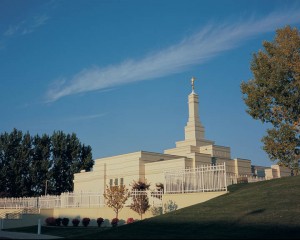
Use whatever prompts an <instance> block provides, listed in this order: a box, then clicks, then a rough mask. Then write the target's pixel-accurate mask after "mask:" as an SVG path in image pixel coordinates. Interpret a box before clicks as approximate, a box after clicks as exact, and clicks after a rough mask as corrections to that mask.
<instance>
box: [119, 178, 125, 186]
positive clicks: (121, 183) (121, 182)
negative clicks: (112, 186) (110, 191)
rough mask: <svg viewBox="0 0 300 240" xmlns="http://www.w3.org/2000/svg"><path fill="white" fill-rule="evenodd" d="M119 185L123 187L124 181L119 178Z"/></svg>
mask: <svg viewBox="0 0 300 240" xmlns="http://www.w3.org/2000/svg"><path fill="white" fill-rule="evenodd" d="M120 185H121V186H123V185H124V179H123V178H120Z"/></svg>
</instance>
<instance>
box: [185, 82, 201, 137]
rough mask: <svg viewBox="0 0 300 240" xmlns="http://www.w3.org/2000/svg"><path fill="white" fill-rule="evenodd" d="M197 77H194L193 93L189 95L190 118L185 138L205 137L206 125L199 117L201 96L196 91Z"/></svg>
mask: <svg viewBox="0 0 300 240" xmlns="http://www.w3.org/2000/svg"><path fill="white" fill-rule="evenodd" d="M195 80H196V78H195V77H192V79H191V83H192V93H191V94H190V95H189V97H188V99H189V101H188V105H189V119H188V122H187V125H186V126H185V140H194V141H195V142H197V140H202V139H204V127H203V126H202V124H201V122H200V118H199V98H198V95H197V94H196V93H195Z"/></svg>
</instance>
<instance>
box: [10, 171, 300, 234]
mask: <svg viewBox="0 0 300 240" xmlns="http://www.w3.org/2000/svg"><path fill="white" fill-rule="evenodd" d="M228 190H229V193H228V194H225V195H222V196H220V197H217V198H214V199H212V200H210V201H207V202H204V203H201V204H196V205H193V206H190V207H187V208H182V209H179V210H177V211H173V212H170V213H167V214H164V215H161V216H157V217H153V218H149V219H145V220H142V221H137V222H135V223H132V224H127V225H123V226H119V227H117V228H115V229H107V228H105V229H104V228H103V229H102V228H97V227H87V228H85V227H77V228H74V227H67V228H62V227H42V233H43V234H49V235H55V236H62V237H65V238H68V239H299V237H300V176H296V177H286V178H281V179H274V180H269V181H264V182H257V183H249V184H237V185H232V186H230V187H229V189H228ZM16 230H18V231H23V232H24V231H27V232H33V233H36V232H37V226H34V227H28V228H20V229H11V231H16Z"/></svg>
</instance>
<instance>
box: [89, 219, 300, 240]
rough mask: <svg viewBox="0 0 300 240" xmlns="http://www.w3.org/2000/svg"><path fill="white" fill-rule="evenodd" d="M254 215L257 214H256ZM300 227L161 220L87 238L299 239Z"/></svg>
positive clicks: (119, 228) (120, 228)
mask: <svg viewBox="0 0 300 240" xmlns="http://www.w3.org/2000/svg"><path fill="white" fill-rule="evenodd" d="M254 214H255V213H254ZM299 236H300V228H299V227H289V226H281V225H276V226H271V225H256V224H241V223H233V222H228V223H225V222H210V223H203V224H199V223H187V224H176V223H170V224H168V223H162V224H157V223H156V224H152V223H151V224H150V223H149V224H143V225H142V224H141V225H140V226H139V225H138V223H137V224H136V226H134V224H132V225H131V226H124V227H118V228H117V229H111V230H108V231H105V232H102V233H101V234H99V235H98V236H93V235H87V236H86V238H85V237H84V238H85V239H88V238H94V239H299Z"/></svg>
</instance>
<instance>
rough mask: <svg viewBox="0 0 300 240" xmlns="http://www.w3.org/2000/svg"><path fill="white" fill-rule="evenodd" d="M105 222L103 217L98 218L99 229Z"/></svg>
mask: <svg viewBox="0 0 300 240" xmlns="http://www.w3.org/2000/svg"><path fill="white" fill-rule="evenodd" d="M103 222H104V219H103V218H102V217H100V218H97V224H98V227H101V224H102V223H103Z"/></svg>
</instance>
